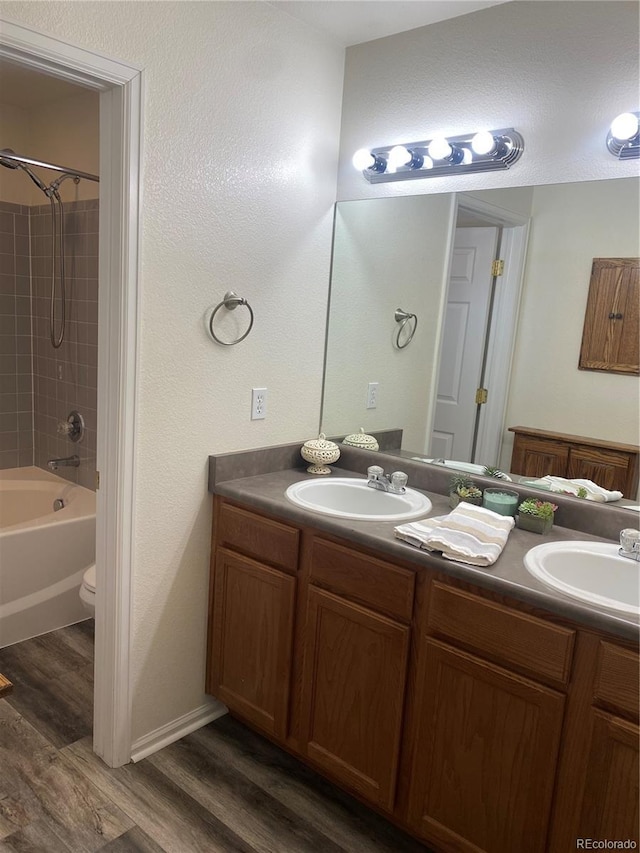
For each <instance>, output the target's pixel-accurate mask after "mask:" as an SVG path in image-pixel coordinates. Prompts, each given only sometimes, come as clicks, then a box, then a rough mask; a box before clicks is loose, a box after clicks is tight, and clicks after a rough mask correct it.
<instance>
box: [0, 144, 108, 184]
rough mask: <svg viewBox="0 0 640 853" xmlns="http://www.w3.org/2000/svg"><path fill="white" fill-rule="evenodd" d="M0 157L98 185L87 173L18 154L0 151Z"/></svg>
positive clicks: (96, 178)
mask: <svg viewBox="0 0 640 853" xmlns="http://www.w3.org/2000/svg"><path fill="white" fill-rule="evenodd" d="M0 156H1V157H2V159H3V160H15V161H16V162H17V163H27V164H28V165H29V166H39V167H40V168H42V169H52V170H53V171H54V172H64V173H65V174H67V175H75V176H76V177H78V178H86V180H87V181H96V182H97V183H100V178H99V177H98V176H97V175H90V174H89V173H88V172H79V171H78V170H77V169H67V168H66V167H65V166H56V165H55V163H45V162H44V161H43V160H34V159H33V158H32V157H21V156H20V155H19V154H7V153H6V152H5V151H0Z"/></svg>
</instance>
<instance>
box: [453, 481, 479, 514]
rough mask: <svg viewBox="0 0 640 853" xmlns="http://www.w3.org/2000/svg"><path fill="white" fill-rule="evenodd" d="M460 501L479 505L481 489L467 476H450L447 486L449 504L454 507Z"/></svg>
mask: <svg viewBox="0 0 640 853" xmlns="http://www.w3.org/2000/svg"><path fill="white" fill-rule="evenodd" d="M460 501H465V502H466V503H469V504H475V505H476V506H480V504H481V503H482V490H481V489H479V488H478V487H477V486H475V485H474V483H473V480H470V479H469V477H452V478H451V485H450V487H449V506H450V507H451V509H455V507H457V506H458V504H459V503H460Z"/></svg>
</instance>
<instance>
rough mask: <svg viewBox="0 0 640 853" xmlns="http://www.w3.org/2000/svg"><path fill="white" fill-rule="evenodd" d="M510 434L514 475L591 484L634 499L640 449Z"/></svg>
mask: <svg viewBox="0 0 640 853" xmlns="http://www.w3.org/2000/svg"><path fill="white" fill-rule="evenodd" d="M509 431H510V432H513V433H515V437H514V440H513V451H512V454H511V467H510V470H511V471H512V472H513V473H514V474H519V475H521V476H523V477H545V476H546V475H547V474H550V475H551V476H554V477H566V478H567V479H570V480H573V479H581V480H592V481H593V482H594V483H597V484H598V485H599V486H602V487H603V488H604V489H609V490H612V491H613V490H616V491H620V492H622V494H623V496H624V497H625V498H630V499H631V500H633V499H635V496H636V492H637V489H638V458H639V454H640V447H637V446H636V445H633V444H619V443H616V442H607V441H601V440H599V439H595V438H586V437H584V436H580V435H567V434H565V433H558V432H548V431H546V430H539V429H530V428H528V427H521V426H516V427H509Z"/></svg>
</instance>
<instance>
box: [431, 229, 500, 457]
mask: <svg viewBox="0 0 640 853" xmlns="http://www.w3.org/2000/svg"><path fill="white" fill-rule="evenodd" d="M497 245H498V229H497V228H456V237H455V242H454V247H453V256H452V259H451V276H450V278H449V293H448V301H447V309H446V313H445V322H444V332H443V340H442V355H441V359H440V371H439V375H438V392H437V398H436V409H435V419H434V425H433V433H432V436H431V451H430V453H431V455H432V456H433V457H435V458H436V459H458V460H462V461H465V462H469V461H473V460H472V458H471V454H472V447H473V435H474V430H475V423H476V408H477V404H476V391H477V389H478V388H479V387H480V377H481V375H482V362H483V357H484V346H485V335H486V332H487V326H488V320H489V306H490V302H491V285H492V281H493V274H492V263H493V260H494V259H495V257H496V249H497Z"/></svg>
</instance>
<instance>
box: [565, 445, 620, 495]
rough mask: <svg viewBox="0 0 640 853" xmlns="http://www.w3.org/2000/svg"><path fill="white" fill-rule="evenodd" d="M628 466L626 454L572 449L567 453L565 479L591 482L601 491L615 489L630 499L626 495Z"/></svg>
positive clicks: (582, 448) (579, 448)
mask: <svg viewBox="0 0 640 853" xmlns="http://www.w3.org/2000/svg"><path fill="white" fill-rule="evenodd" d="M629 464H630V459H629V455H628V454H624V453H616V452H615V451H611V450H600V449H599V448H596V447H572V448H571V450H570V451H569V465H568V468H567V477H568V478H569V479H570V480H572V479H579V480H592V481H593V482H594V483H597V484H598V485H599V486H602V488H603V489H616V490H618V491H620V492H622V493H623V494H624V495H625V497H627V498H632V497H633V495H632V494H629V493H627V492H628V486H629V483H628V480H629ZM625 493H627V494H625Z"/></svg>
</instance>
